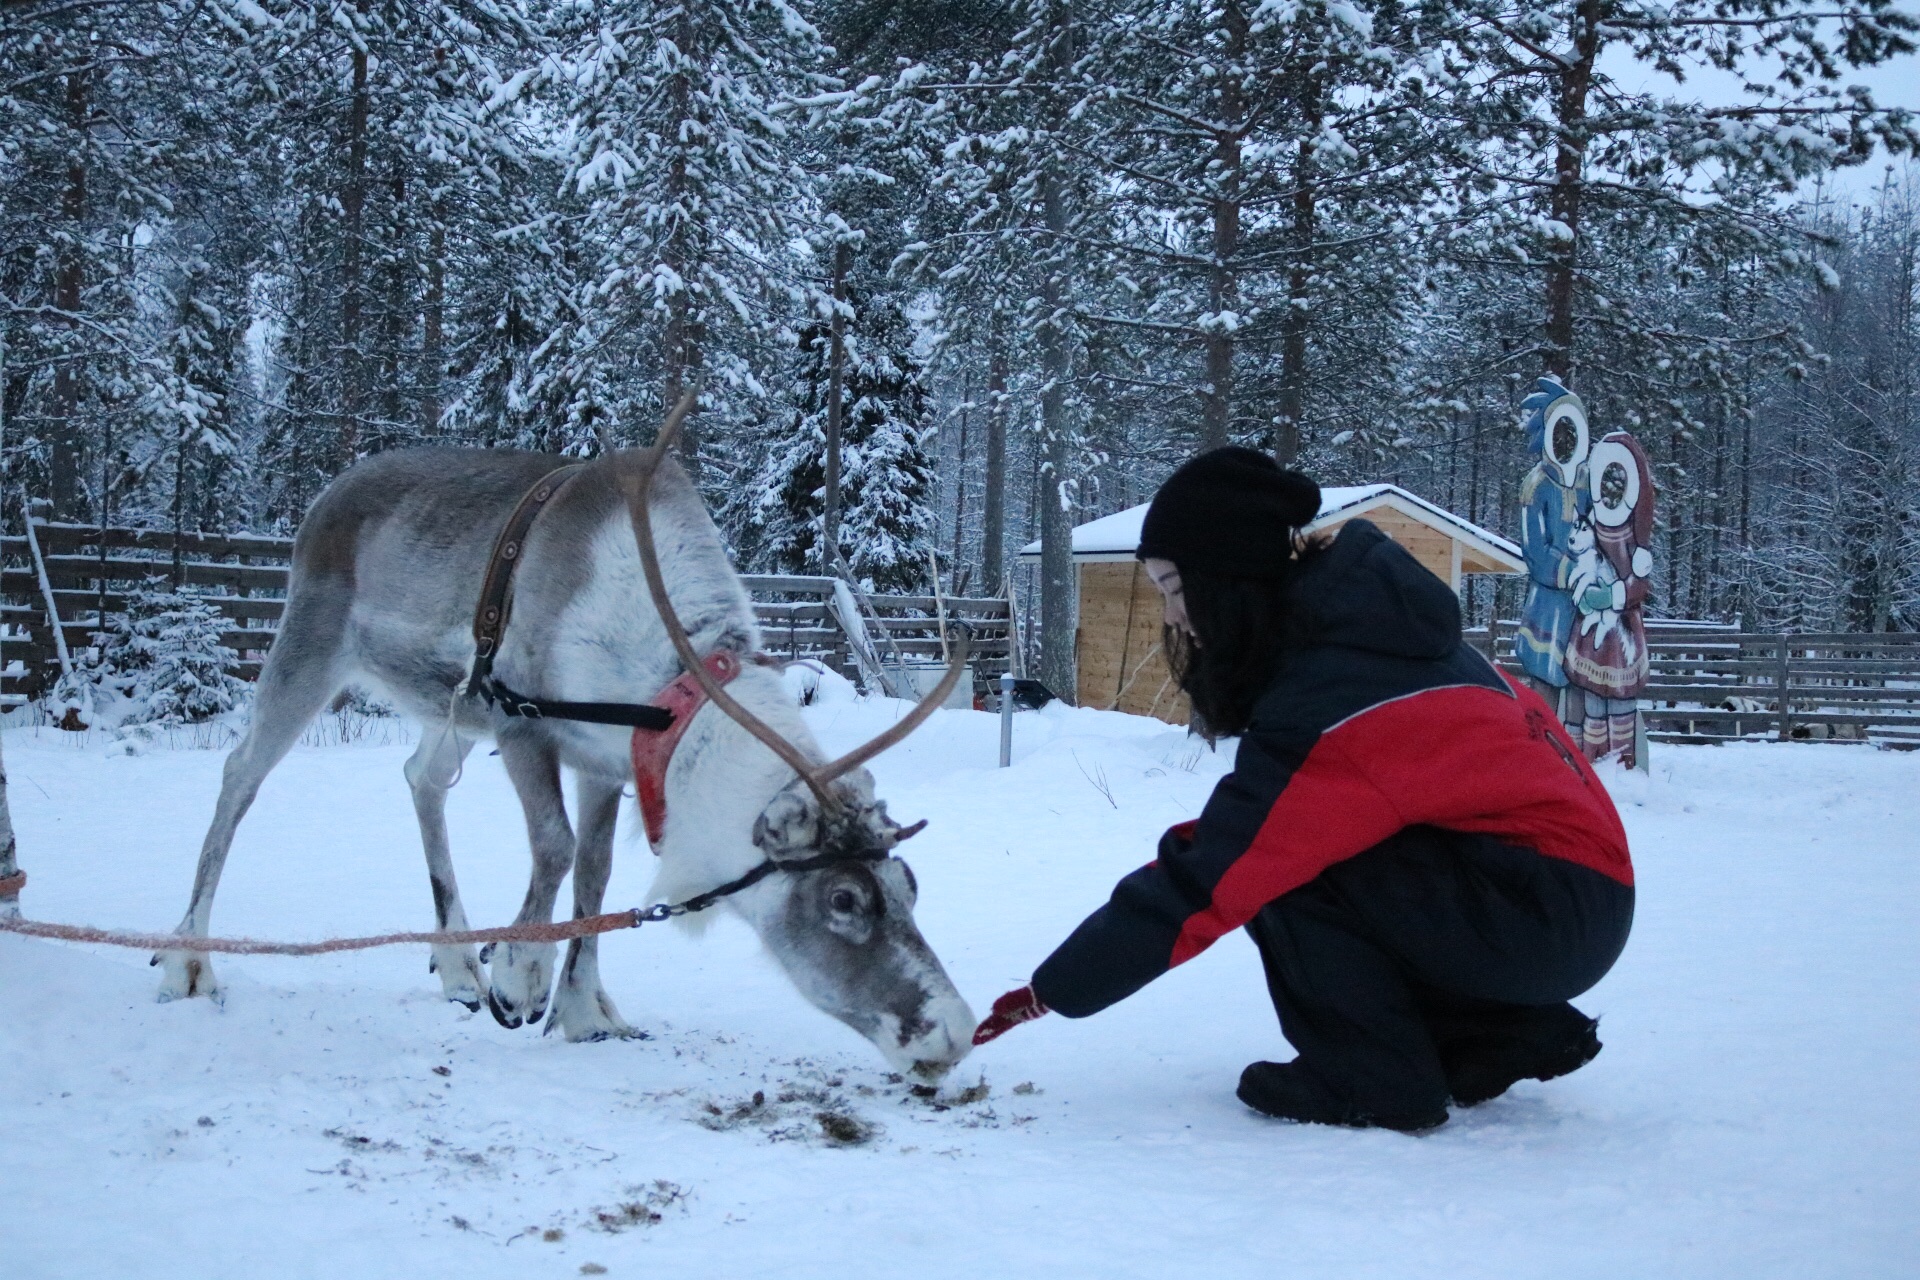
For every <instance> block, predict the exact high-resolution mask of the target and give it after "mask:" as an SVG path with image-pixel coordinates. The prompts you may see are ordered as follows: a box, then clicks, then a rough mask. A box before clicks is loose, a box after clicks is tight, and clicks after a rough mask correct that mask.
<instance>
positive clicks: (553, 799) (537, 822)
mask: <svg viewBox="0 0 1920 1280" xmlns="http://www.w3.org/2000/svg"><path fill="white" fill-rule="evenodd" d="M500 760H501V763H503V764H504V765H506V766H507V776H508V777H509V778H511V779H512V780H513V789H514V790H515V791H516V792H518V793H519V796H520V808H521V810H522V811H523V812H524V813H525V814H526V819H527V843H528V844H529V845H530V846H531V847H532V850H533V875H532V877H531V878H530V879H529V880H528V881H527V896H526V900H525V901H524V902H522V903H521V904H520V914H519V915H517V916H515V917H514V923H515V924H530V923H533V922H536V921H537V922H539V923H541V924H545V923H547V922H549V921H551V920H552V919H553V900H554V898H555V897H556V896H558V894H559V892H560V881H561V880H562V879H564V878H565V877H566V874H567V870H568V868H570V867H571V866H572V865H573V828H572V826H570V825H569V824H568V822H567V805H566V801H565V799H564V798H562V796H561V793H560V757H559V753H558V752H557V751H556V750H555V749H554V745H553V743H552V742H551V741H550V740H549V739H548V738H547V736H546V735H545V733H543V732H541V731H540V730H538V729H536V728H531V727H522V726H517V725H516V726H513V727H510V728H509V729H507V730H506V731H505V732H503V733H502V734H501V735H500ZM489 968H490V974H491V981H490V983H489V985H488V988H487V1007H488V1008H489V1009H491V1010H492V1011H493V1016H494V1018H495V1020H496V1021H498V1022H499V1023H500V1025H501V1026H503V1027H507V1028H513V1027H518V1026H520V1025H522V1024H523V1023H524V1024H526V1025H528V1026H531V1025H532V1024H534V1023H536V1022H538V1021H540V1019H541V1017H542V1016H544V1015H545V1014H546V1011H547V998H548V995H549V993H550V992H551V990H552V987H553V944H552V943H550V942H509V943H505V944H503V945H502V946H501V947H500V948H499V949H498V950H497V951H495V952H494V954H493V962H492V964H491V965H490V966H489Z"/></svg>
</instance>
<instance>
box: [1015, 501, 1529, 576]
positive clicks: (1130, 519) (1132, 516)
mask: <svg viewBox="0 0 1920 1280" xmlns="http://www.w3.org/2000/svg"><path fill="white" fill-rule="evenodd" d="M1388 496H1392V497H1395V498H1399V499H1401V500H1402V501H1403V502H1407V503H1411V504H1412V505H1413V506H1415V507H1417V508H1419V509H1420V510H1422V511H1424V512H1426V513H1427V514H1428V515H1430V516H1431V517H1433V519H1434V521H1435V523H1438V524H1442V525H1444V526H1446V527H1447V528H1449V529H1451V530H1454V531H1455V532H1457V533H1458V534H1459V535H1460V536H1461V537H1463V538H1466V539H1468V540H1470V541H1479V542H1483V543H1485V544H1486V545H1487V546H1489V547H1491V548H1493V549H1495V550H1497V551H1501V552H1504V553H1505V554H1507V555H1509V556H1512V557H1514V558H1515V559H1516V560H1517V559H1519V557H1520V548H1519V547H1517V546H1515V545H1514V544H1513V543H1511V542H1508V541H1507V540H1506V539H1505V538H1503V537H1501V536H1500V535H1499V534H1497V533H1493V532H1490V531H1488V530H1486V529H1482V528H1481V527H1480V526H1479V525H1477V524H1472V523H1470V522H1468V521H1466V520H1462V519H1461V518H1460V517H1459V516H1457V515H1454V514H1453V513H1452V512H1451V511H1448V510H1447V509H1446V508H1444V507H1438V506H1435V505H1434V504H1433V503H1431V502H1428V501H1427V500H1426V499H1425V498H1422V497H1420V496H1419V495H1418V494H1413V493H1409V492H1407V491H1406V490H1405V489H1402V488H1401V487H1400V486H1399V485H1397V484H1356V485H1344V486H1340V487H1336V488H1332V489H1322V490H1321V491H1320V514H1319V515H1317V516H1315V517H1314V520H1313V523H1312V524H1310V525H1308V526H1307V528H1308V529H1309V530H1313V529H1315V528H1318V527H1321V526H1323V525H1325V524H1327V523H1328V522H1329V521H1331V520H1332V519H1333V518H1334V517H1336V516H1338V515H1339V514H1340V513H1341V512H1343V511H1348V510H1351V509H1353V508H1354V507H1358V506H1363V505H1367V504H1371V503H1373V502H1375V501H1376V500H1378V499H1380V498H1384V497H1388ZM1147 506H1148V504H1147V503H1144V502H1143V503H1141V504H1140V505H1139V506H1137V507H1128V508H1127V509H1126V510H1125V511H1116V512H1114V513H1113V514H1112V515H1110V516H1101V517H1100V518H1099V519H1098V520H1090V521H1088V522H1087V523H1086V524H1081V525H1075V526H1074V528H1073V554H1074V556H1075V557H1076V558H1085V557H1092V556H1102V557H1105V556H1120V555H1125V556H1131V555H1133V553H1134V550H1135V549H1136V548H1137V547H1139V545H1140V526H1141V524H1142V523H1143V522H1144V521H1145V520H1146V518H1147ZM1039 554H1040V543H1039V542H1038V541H1037V540H1036V541H1033V542H1029V543H1028V544H1027V545H1026V546H1024V547H1022V548H1020V555H1021V557H1022V558H1026V557H1029V556H1038V555H1039Z"/></svg>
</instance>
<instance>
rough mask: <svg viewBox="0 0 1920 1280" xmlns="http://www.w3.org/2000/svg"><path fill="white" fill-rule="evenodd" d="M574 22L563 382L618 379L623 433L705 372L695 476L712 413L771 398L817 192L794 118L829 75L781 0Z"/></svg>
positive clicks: (810, 33)
mask: <svg viewBox="0 0 1920 1280" xmlns="http://www.w3.org/2000/svg"><path fill="white" fill-rule="evenodd" d="M565 23H566V26H565V29H564V30H563V31H562V33H561V36H560V38H561V40H562V42H563V45H564V49H565V52H564V55H563V58H562V62H561V69H560V71H559V72H558V73H557V74H556V77H555V87H556V89H557V90H558V93H557V101H556V109H557V111H558V112H559V113H560V114H561V116H562V117H563V118H565V119H566V120H567V121H568V122H569V125H568V131H567V134H566V137H565V145H566V155H567V159H568V164H569V168H568V174H567V183H568V185H569V187H571V189H572V190H573V192H574V193H575V194H577V195H578V196H579V197H580V198H581V199H582V200H583V201H584V203H585V206H586V208H585V211H584V214H583V217H582V223H583V227H584V228H585V231H586V235H585V237H584V242H583V245H582V247H583V249H584V250H585V251H586V252H587V253H588V254H590V255H591V256H590V257H589V258H588V259H587V260H585V261H583V262H582V263H581V266H580V277H581V280H582V287H581V289H580V292H579V296H578V297H576V298H575V299H574V309H573V312H572V314H571V315H570V317H568V319H567V320H566V321H565V323H566V324H567V325H568V326H569V327H571V328H572V329H573V330H574V332H572V333H570V334H567V335H558V336H556V337H555V338H552V339H549V341H551V342H555V343H556V344H558V345H560V346H563V347H564V348H565V349H567V350H568V351H569V352H570V360H571V362H572V364H573V366H574V367H569V368H568V369H565V370H563V371H562V373H561V378H562V381H563V382H564V383H565V384H566V385H570V386H573V387H602V388H605V391H604V392H602V393H596V394H604V395H605V396H606V397H607V398H608V400H609V401H610V402H609V403H605V404H604V405H603V409H604V411H605V412H606V413H607V414H608V415H610V417H611V430H612V432H613V438H614V439H616V440H619V441H621V442H623V443H626V442H632V441H636V440H639V441H644V440H645V439H647V438H649V437H650V436H651V435H652V433H653V431H654V430H655V428H656V427H657V426H658V422H659V414H660V406H661V405H662V404H663V403H665V404H671V403H673V402H674V401H676V400H677V399H678V398H679V397H680V394H681V392H682V389H683V388H685V387H687V386H690V385H693V384H695V383H697V384H699V386H700V387H701V389H702V390H701V394H702V402H703V406H704V408H705V409H706V410H707V413H706V414H704V415H703V419H704V420H702V419H696V420H695V421H694V422H691V423H689V424H688V430H687V431H686V432H685V433H684V434H683V436H682V456H683V457H685V458H686V459H687V460H688V462H689V465H690V466H691V467H692V468H693V469H694V470H695V472H696V474H698V473H699V469H700V466H701V463H702V452H701V440H702V438H703V435H704V434H709V433H711V432H712V430H713V423H714V419H715V418H716V417H717V418H720V419H725V418H726V417H727V416H728V415H729V414H730V413H731V414H740V413H742V412H743V411H744V410H743V408H742V405H741V403H740V402H743V401H748V400H752V399H754V398H757V397H758V396H759V395H760V394H761V382H760V378H759V376H758V375H757V374H756V372H755V367H756V365H762V366H763V365H764V355H763V351H764V349H765V344H766V341H767V339H768V337H770V336H771V334H772V333H773V331H774V329H775V328H776V327H777V326H776V322H777V318H778V317H779V315H780V313H781V312H783V311H784V310H785V308H786V306H787V305H788V303H789V301H790V300H792V299H793V298H794V297H795V295H796V291H797V289H796V286H797V283H798V282H797V280H796V279H795V278H794V277H795V267H796V265H797V264H796V263H795V262H794V260H793V259H792V257H791V255H790V254H789V252H788V242H789V240H790V239H791V238H792V235H793V229H792V227H791V225H790V224H791V220H792V218H793V216H794V215H795V213H796V212H801V211H804V210H806V209H808V208H810V207H811V206H812V204H813V198H812V183H811V179H810V177H809V175H808V174H807V173H806V172H805V171H804V169H803V168H802V167H801V166H800V164H799V163H798V158H797V155H796V153H795V147H794V145H793V143H792V141H791V139H790V136H789V134H790V128H791V126H790V124H789V120H790V119H792V118H793V117H792V114H791V113H792V109H793V107H794V106H795V104H796V102H797V101H798V100H799V99H800V98H802V97H803V96H805V95H806V94H808V93H809V92H811V91H812V90H813V89H815V88H820V87H825V86H826V84H827V82H826V81H825V80H824V79H821V78H820V70H819V66H818V64H819V59H820V45H819V40H818V35H817V33H816V32H815V30H814V28H813V26H812V25H811V24H810V23H809V22H808V21H807V19H806V18H805V16H804V15H803V13H802V12H801V10H800V9H799V8H798V7H796V6H795V5H793V4H789V3H786V2H785V0H617V2H615V3H609V4H603V5H599V6H595V7H584V6H583V7H580V8H577V9H574V10H571V11H569V12H568V13H567V14H566V15H565ZM589 362H591V363H593V364H596V365H598V366H600V367H601V368H602V369H605V370H612V371H617V373H614V374H612V375H611V376H609V375H608V374H604V373H598V372H595V371H594V370H592V369H588V368H584V367H579V366H582V365H584V364H586V363H589ZM712 461H713V462H714V464H715V466H716V467H717V466H719V465H720V464H721V463H722V462H723V461H724V459H720V458H715V459H713V460H712Z"/></svg>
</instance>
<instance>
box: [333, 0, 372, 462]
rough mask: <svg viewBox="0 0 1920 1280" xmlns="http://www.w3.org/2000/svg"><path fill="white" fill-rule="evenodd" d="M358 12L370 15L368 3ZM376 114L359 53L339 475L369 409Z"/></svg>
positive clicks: (351, 125) (343, 300) (343, 281)
mask: <svg viewBox="0 0 1920 1280" xmlns="http://www.w3.org/2000/svg"><path fill="white" fill-rule="evenodd" d="M355 8H356V9H357V10H358V11H359V12H360V13H361V14H365V13H366V11H367V0H359V2H358V3H357V4H356V5H355ZM371 111H372V100H371V93H370V90H369V89H368V86H367V50H366V46H365V45H364V44H363V45H360V46H359V47H357V48H355V49H354V51H353V72H352V84H351V88H350V90H349V94H348V98H347V127H346V133H347V137H346V143H347V147H346V151H347V161H346V170H345V172H343V173H342V174H341V176H340V214H341V218H340V222H341V227H340V234H341V242H340V391H339V405H340V416H339V420H338V423H337V424H336V427H335V430H334V454H335V457H334V462H335V466H336V468H337V469H339V470H345V469H346V468H347V467H349V466H351V465H352V464H353V460H354V459H355V458H356V457H357V456H359V452H360V420H361V416H362V414H363V413H364V412H365V409H366V381H367V379H366V367H365V360H364V357H363V353H362V352H361V350H360V327H361V323H362V317H363V315H364V314H365V311H366V297H365V292H366V281H365V279H364V275H365V272H364V270H363V267H362V258H363V255H362V252H361V250H362V241H363V239H364V237H365V235H366V209H367V119H368V116H369V115H370V114H371Z"/></svg>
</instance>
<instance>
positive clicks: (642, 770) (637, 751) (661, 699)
mask: <svg viewBox="0 0 1920 1280" xmlns="http://www.w3.org/2000/svg"><path fill="white" fill-rule="evenodd" d="M704 665H705V666H706V668H707V671H708V673H709V674H710V675H712V676H713V678H714V681H715V682H716V683H718V684H723V685H724V684H728V683H731V682H732V680H733V678H734V677H735V676H737V675H739V674H740V659H739V657H738V656H737V655H735V654H733V653H731V652H729V651H727V650H725V649H722V650H720V651H719V652H717V653H712V654H709V655H708V656H707V660H706V662H705V664H704ZM706 704H707V691H706V690H705V689H702V688H701V687H700V683H699V681H697V680H695V679H694V678H693V673H692V672H691V671H683V672H681V673H680V676H679V678H678V679H676V680H674V681H673V682H672V683H670V684H669V685H667V687H666V688H664V689H662V690H661V691H660V692H659V693H658V694H656V695H654V698H653V705H654V706H656V707H664V708H666V709H667V710H668V711H671V712H672V713H673V723H672V724H671V725H669V726H667V727H666V728H665V729H635V730H634V731H633V786H634V790H635V791H637V792H638V793H639V795H640V816H641V818H642V819H644V820H645V821H646V824H647V841H648V843H650V844H652V845H653V851H654V852H655V853H658V852H660V837H661V836H663V835H665V834H666V830H667V766H668V765H670V764H672V763H673V751H674V748H675V747H677V746H679V745H680V738H681V735H683V734H685V733H686V731H687V726H688V725H690V724H692V723H693V717H694V713H696V712H697V711H699V710H700V708H701V707H704V706H705V705H706Z"/></svg>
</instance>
